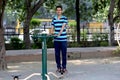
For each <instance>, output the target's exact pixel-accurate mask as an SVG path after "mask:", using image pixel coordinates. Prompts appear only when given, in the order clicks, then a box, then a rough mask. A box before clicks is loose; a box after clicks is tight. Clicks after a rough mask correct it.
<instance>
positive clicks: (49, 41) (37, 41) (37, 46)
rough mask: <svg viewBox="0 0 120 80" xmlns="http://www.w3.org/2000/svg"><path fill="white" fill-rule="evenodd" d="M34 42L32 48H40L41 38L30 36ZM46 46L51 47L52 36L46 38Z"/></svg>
mask: <svg viewBox="0 0 120 80" xmlns="http://www.w3.org/2000/svg"><path fill="white" fill-rule="evenodd" d="M32 39H33V42H34V44H33V45H32V48H33V49H39V48H42V39H38V38H32ZM46 43H47V48H53V38H48V39H47V42H46Z"/></svg>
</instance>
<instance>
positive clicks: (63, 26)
mask: <svg viewBox="0 0 120 80" xmlns="http://www.w3.org/2000/svg"><path fill="white" fill-rule="evenodd" d="M65 26H66V24H63V25H62V28H61V30H60V32H59V34H58V36H60V35H61V34H62V32H63V30H64V28H65Z"/></svg>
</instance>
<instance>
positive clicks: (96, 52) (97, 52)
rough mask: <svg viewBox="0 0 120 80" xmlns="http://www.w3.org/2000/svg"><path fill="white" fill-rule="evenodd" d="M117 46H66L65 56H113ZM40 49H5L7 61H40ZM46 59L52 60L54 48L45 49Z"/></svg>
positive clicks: (85, 57) (75, 57)
mask: <svg viewBox="0 0 120 80" xmlns="http://www.w3.org/2000/svg"><path fill="white" fill-rule="evenodd" d="M116 49H117V47H116V46H114V47H84V48H81V47H80V48H68V50H67V57H68V59H69V60H71V59H72V60H73V59H88V58H105V57H113V56H115V55H113V51H114V50H116ZM41 54H42V50H41V49H29V50H8V51H6V60H7V62H26V61H41V60H42V59H41V57H42V55H41ZM47 56H48V57H47V59H48V60H54V49H53V48H49V49H47Z"/></svg>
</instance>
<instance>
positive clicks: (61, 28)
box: [52, 6, 68, 72]
mask: <svg viewBox="0 0 120 80" xmlns="http://www.w3.org/2000/svg"><path fill="white" fill-rule="evenodd" d="M56 14H57V15H56V16H54V18H53V20H52V32H54V34H55V35H56V36H57V37H55V38H54V48H55V60H56V64H57V70H56V72H66V71H67V69H66V64H67V32H66V25H67V23H68V20H67V18H66V17H65V16H63V15H62V6H57V7H56ZM60 52H61V53H62V63H61V57H60V54H61V53H60Z"/></svg>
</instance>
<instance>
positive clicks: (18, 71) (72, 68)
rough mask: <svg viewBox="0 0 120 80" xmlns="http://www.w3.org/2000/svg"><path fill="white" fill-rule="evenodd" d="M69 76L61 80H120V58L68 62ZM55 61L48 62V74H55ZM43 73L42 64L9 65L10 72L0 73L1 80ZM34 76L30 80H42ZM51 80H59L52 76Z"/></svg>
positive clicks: (22, 63) (21, 63)
mask: <svg viewBox="0 0 120 80" xmlns="http://www.w3.org/2000/svg"><path fill="white" fill-rule="evenodd" d="M67 66H68V67H67V68H68V74H66V75H65V77H64V78H63V79H60V80H120V57H111V58H99V59H81V60H80V59H79V60H69V61H68V65H67ZM55 70H56V65H55V62H54V61H48V72H55ZM40 72H41V62H20V63H8V70H6V71H0V80H13V79H12V77H11V75H21V76H20V79H23V78H25V77H27V76H28V75H30V74H32V73H40ZM40 78H41V77H40V76H34V77H33V78H31V79H29V80H41V79H40ZM50 78H51V80H57V79H55V78H54V77H53V76H52V75H50Z"/></svg>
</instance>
